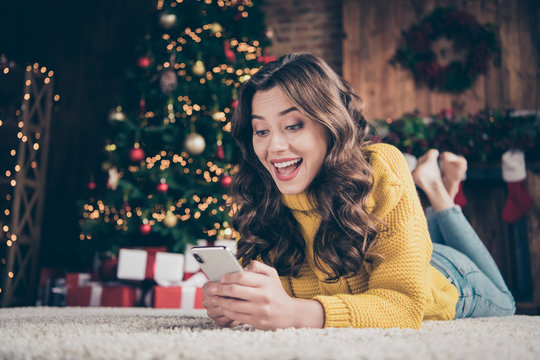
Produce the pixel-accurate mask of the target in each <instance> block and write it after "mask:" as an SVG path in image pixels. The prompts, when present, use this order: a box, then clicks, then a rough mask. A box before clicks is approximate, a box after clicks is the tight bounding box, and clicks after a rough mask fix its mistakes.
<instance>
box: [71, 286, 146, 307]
mask: <svg viewBox="0 0 540 360" xmlns="http://www.w3.org/2000/svg"><path fill="white" fill-rule="evenodd" d="M140 296H141V291H140V290H139V289H137V288H136V287H133V286H126V285H103V284H100V283H88V284H87V286H82V287H70V286H68V288H67V299H66V304H67V306H112V307H129V306H136V305H137V303H138V300H139V298H140Z"/></svg>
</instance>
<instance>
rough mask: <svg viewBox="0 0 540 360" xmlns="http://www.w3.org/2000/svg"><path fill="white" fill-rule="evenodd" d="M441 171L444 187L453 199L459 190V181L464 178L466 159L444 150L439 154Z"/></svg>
mask: <svg viewBox="0 0 540 360" xmlns="http://www.w3.org/2000/svg"><path fill="white" fill-rule="evenodd" d="M441 172H442V181H443V184H444V187H445V188H446V190H447V191H448V194H449V195H450V197H451V198H452V199H453V198H455V197H456V194H457V193H458V191H459V183H460V182H461V181H462V180H463V179H464V178H465V173H466V172H467V160H465V158H464V157H463V156H460V155H456V154H454V153H451V152H448V151H445V152H443V153H442V154H441Z"/></svg>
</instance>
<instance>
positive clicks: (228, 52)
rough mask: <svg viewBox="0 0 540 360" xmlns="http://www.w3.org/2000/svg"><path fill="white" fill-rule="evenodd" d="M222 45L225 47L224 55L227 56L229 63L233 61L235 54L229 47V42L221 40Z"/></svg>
mask: <svg viewBox="0 0 540 360" xmlns="http://www.w3.org/2000/svg"><path fill="white" fill-rule="evenodd" d="M223 47H224V48H225V57H226V58H227V60H228V61H229V62H230V63H235V62H236V55H235V54H234V51H232V50H231V48H230V47H229V42H228V41H227V40H225V41H224V42H223Z"/></svg>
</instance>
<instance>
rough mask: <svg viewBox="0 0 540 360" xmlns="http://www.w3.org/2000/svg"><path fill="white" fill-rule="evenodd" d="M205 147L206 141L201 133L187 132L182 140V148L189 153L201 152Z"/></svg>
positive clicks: (196, 153) (197, 153)
mask: <svg viewBox="0 0 540 360" xmlns="http://www.w3.org/2000/svg"><path fill="white" fill-rule="evenodd" d="M205 147H206V141H205V140H204V138H203V137H202V136H201V135H199V134H197V133H191V134H189V135H188V136H187V137H186V140H185V141H184V148H185V149H186V151H187V152H188V153H190V154H191V155H199V154H202V152H203V151H204V149H205Z"/></svg>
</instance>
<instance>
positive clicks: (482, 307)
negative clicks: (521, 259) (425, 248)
mask: <svg viewBox="0 0 540 360" xmlns="http://www.w3.org/2000/svg"><path fill="white" fill-rule="evenodd" d="M426 218H427V222H428V228H429V234H430V235H431V239H432V241H433V255H432V257H431V264H432V265H433V266H435V267H436V268H437V269H438V270H439V271H441V272H442V273H443V274H444V275H445V276H446V277H447V278H448V279H449V280H450V282H451V283H452V284H454V286H455V287H456V288H457V289H458V290H459V293H460V296H459V300H458V303H457V305H456V316H455V318H467V317H482V316H505V315H513V314H514V313H515V311H516V306H515V301H514V297H513V296H512V294H511V293H510V291H509V290H508V287H507V286H506V284H505V282H504V279H503V277H502V275H501V273H500V271H499V269H498V268H497V265H496V264H495V261H494V260H493V258H492V257H491V254H490V253H489V252H488V250H487V249H486V248H485V246H484V244H483V243H482V240H480V238H479V237H478V235H477V234H476V232H475V231H474V230H473V228H472V227H471V225H470V224H469V222H468V221H467V219H466V218H465V216H464V215H463V212H462V211H461V208H460V207H459V206H454V207H452V208H449V209H444V210H441V211H437V212H434V211H433V209H432V208H428V209H427V211H426Z"/></svg>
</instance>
